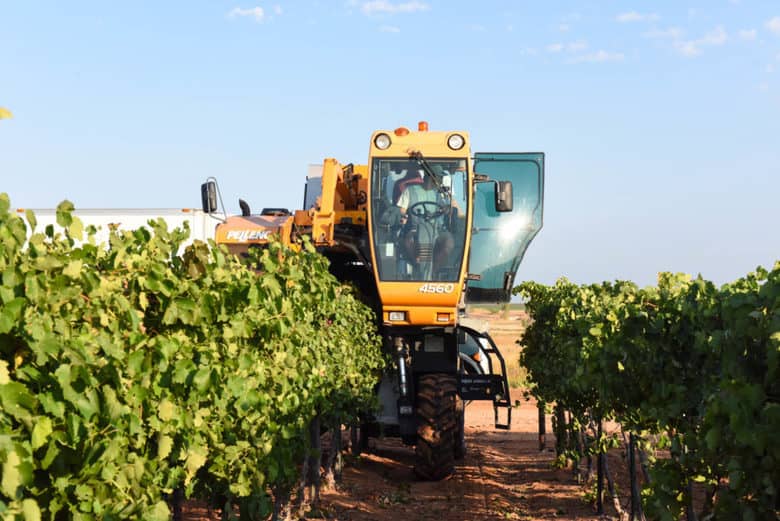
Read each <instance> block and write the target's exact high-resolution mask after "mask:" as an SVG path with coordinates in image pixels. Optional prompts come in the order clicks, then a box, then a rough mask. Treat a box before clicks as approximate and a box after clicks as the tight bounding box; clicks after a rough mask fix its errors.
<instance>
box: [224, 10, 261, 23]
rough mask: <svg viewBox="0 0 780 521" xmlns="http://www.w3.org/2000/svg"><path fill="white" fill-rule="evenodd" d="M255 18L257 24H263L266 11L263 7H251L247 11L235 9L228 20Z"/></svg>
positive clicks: (229, 14)
mask: <svg viewBox="0 0 780 521" xmlns="http://www.w3.org/2000/svg"><path fill="white" fill-rule="evenodd" d="M243 17H249V18H254V19H255V22H262V21H263V20H264V19H265V11H264V10H263V8H262V7H249V8H247V9H244V8H241V7H234V8H233V9H231V10H230V12H229V13H228V18H243Z"/></svg>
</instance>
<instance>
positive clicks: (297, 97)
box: [0, 0, 780, 284]
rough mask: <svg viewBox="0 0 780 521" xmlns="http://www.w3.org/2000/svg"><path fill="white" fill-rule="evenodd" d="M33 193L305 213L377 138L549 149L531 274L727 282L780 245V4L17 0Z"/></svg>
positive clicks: (28, 192)
mask: <svg viewBox="0 0 780 521" xmlns="http://www.w3.org/2000/svg"><path fill="white" fill-rule="evenodd" d="M0 106H2V107H6V108H9V109H11V110H12V111H13V113H14V116H15V118H14V119H12V120H4V121H0V191H4V192H7V193H9V194H10V196H11V200H12V205H13V206H15V207H39V208H40V207H53V206H55V205H56V204H57V203H58V202H59V201H60V200H61V199H63V198H68V199H70V200H72V201H73V202H74V203H75V204H76V206H77V207H82V208H94V207H101V208H105V207H109V208H110V207H197V206H199V204H200V203H199V185H200V183H201V182H202V181H203V180H204V179H205V178H206V177H207V176H212V175H213V176H216V177H217V178H218V179H219V181H220V185H221V188H222V191H223V194H224V195H225V198H226V202H227V203H228V207H229V210H232V211H238V205H237V202H236V201H237V198H238V197H243V198H245V199H247V200H248V201H249V202H250V203H251V204H252V206H253V208H255V209H259V208H261V207H263V206H288V207H290V208H297V207H299V206H300V204H301V201H302V197H303V182H304V178H305V175H306V165H307V164H310V163H317V162H320V161H321V160H322V159H323V158H324V157H335V158H336V159H338V160H339V161H341V162H343V163H348V162H354V163H364V162H365V160H366V157H367V151H368V144H369V143H368V141H369V136H370V134H371V132H372V131H373V130H375V129H377V128H395V127H398V126H401V125H406V126H410V127H414V126H415V125H416V122H417V121H419V120H427V121H428V122H429V123H430V126H431V129H439V130H444V129H462V130H467V131H469V132H470V133H471V138H472V144H473V151H475V152H477V151H544V152H545V153H546V154H547V156H546V157H547V181H546V207H545V227H544V229H543V230H542V231H541V233H540V234H539V236H538V237H537V239H536V241H535V243H534V244H532V245H531V247H530V248H529V250H528V253H527V255H526V259H525V262H524V265H523V267H522V268H521V273H520V274H519V275H518V279H535V280H539V281H541V282H552V281H554V280H555V279H556V278H557V277H559V276H563V275H566V276H568V277H569V278H570V279H572V280H574V281H576V282H597V281H601V280H605V279H615V278H622V279H632V280H635V281H637V282H639V283H640V284H650V283H653V282H654V281H655V276H656V273H657V272H658V271H683V272H689V273H693V274H696V273H701V274H702V275H703V276H705V277H707V278H710V279H713V280H715V281H716V282H719V283H721V282H727V281H730V280H732V279H734V278H737V277H739V276H741V275H743V274H744V273H746V272H747V271H749V270H752V269H753V268H755V267H756V266H757V265H759V264H760V265H764V266H770V265H771V264H772V263H773V262H774V261H775V260H776V259H778V258H780V231H778V221H779V220H780V219H778V210H777V208H778V200H780V3H778V2H777V0H771V1H770V0H765V1H755V0H707V1H706V2H705V1H703V0H698V1H690V2H685V1H679V0H675V1H671V0H667V1H655V2H650V1H639V0H637V1H627V0H615V1H600V2H592V1H558V2H538V1H537V2H531V1H524V0H515V1H508V0H505V1H499V0H484V1H482V2H479V3H474V2H465V1H452V0H450V1H439V0H425V1H424V0H417V1H406V0H392V1H391V0H375V1H362V0H344V1H341V0H338V1H332V2H325V1H319V2H316V1H295V2H292V1H284V0H279V1H278V2H265V1H259V0H251V1H246V2H235V1H230V2H225V1H220V0H212V1H208V2H206V1H187V2H184V1H166V2H142V1H138V2H124V3H118V2H102V1H101V2H97V1H95V2H88V1H83V2H78V1H74V2H60V1H56V2H55V1H38V2H25V1H11V0H0Z"/></svg>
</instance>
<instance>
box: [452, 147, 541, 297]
mask: <svg viewBox="0 0 780 521" xmlns="http://www.w3.org/2000/svg"><path fill="white" fill-rule="evenodd" d="M474 172H475V174H482V175H486V176H488V177H489V179H490V181H491V182H479V183H477V184H476V186H475V188H474V219H473V227H472V235H471V248H470V251H469V268H468V272H469V275H478V278H479V280H474V278H476V277H472V278H471V280H469V281H468V285H467V288H466V302H467V303H479V302H482V303H486V302H508V301H509V299H510V298H511V291H512V286H513V285H514V280H515V274H516V273H517V268H518V267H519V266H520V262H521V261H522V260H523V255H525V250H526V249H527V248H528V245H529V244H531V241H532V240H533V238H534V237H535V236H536V234H537V233H539V230H540V229H541V228H542V210H543V208H544V153H542V152H530V153H477V154H475V155H474ZM492 181H511V182H512V202H513V205H512V206H513V208H512V211H511V212H498V211H496V206H495V183H493V182H492Z"/></svg>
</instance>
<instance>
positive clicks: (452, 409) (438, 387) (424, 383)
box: [414, 373, 458, 481]
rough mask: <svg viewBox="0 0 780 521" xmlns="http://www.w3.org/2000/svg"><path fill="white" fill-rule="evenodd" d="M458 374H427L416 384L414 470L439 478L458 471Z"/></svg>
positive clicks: (429, 478) (424, 475) (419, 473)
mask: <svg viewBox="0 0 780 521" xmlns="http://www.w3.org/2000/svg"><path fill="white" fill-rule="evenodd" d="M457 386H458V382H457V379H456V378H455V375H451V374H442V373H434V374H425V375H422V376H421V377H420V379H419V381H418V383H417V445H416V446H415V459H416V461H415V465H414V471H415V473H416V474H417V475H418V476H420V477H421V478H422V479H427V480H431V481H438V480H440V479H444V478H446V477H447V476H449V475H451V474H452V472H453V471H454V470H455V454H456V447H455V443H456V441H457V440H456V433H457V429H458V415H457V407H456V405H457Z"/></svg>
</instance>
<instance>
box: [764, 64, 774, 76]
mask: <svg viewBox="0 0 780 521" xmlns="http://www.w3.org/2000/svg"><path fill="white" fill-rule="evenodd" d="M764 72H766V73H767V74H772V73H773V72H775V64H774V63H770V64H768V65H767V66H766V68H765V69H764Z"/></svg>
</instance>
